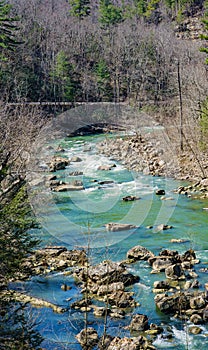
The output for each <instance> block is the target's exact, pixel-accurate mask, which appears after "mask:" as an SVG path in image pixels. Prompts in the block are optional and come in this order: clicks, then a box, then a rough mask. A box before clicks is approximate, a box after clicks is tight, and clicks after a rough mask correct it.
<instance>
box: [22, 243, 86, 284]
mask: <svg viewBox="0 0 208 350" xmlns="http://www.w3.org/2000/svg"><path fill="white" fill-rule="evenodd" d="M86 263H87V256H86V252H85V251H84V250H78V249H74V250H67V248H66V247H61V246H48V247H46V248H42V249H39V250H35V251H34V252H33V253H32V254H31V255H30V256H29V257H28V258H27V259H26V260H25V261H24V262H23V264H22V269H23V271H24V272H23V274H25V276H23V274H22V276H21V279H23V277H24V278H28V276H30V275H40V274H48V273H50V272H53V271H64V270H66V269H67V268H69V267H73V266H77V265H81V266H82V265H85V264H86Z"/></svg>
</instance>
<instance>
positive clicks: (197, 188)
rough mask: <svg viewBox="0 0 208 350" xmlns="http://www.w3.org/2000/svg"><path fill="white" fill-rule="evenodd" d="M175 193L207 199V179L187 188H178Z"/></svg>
mask: <svg viewBox="0 0 208 350" xmlns="http://www.w3.org/2000/svg"><path fill="white" fill-rule="evenodd" d="M175 192H176V193H179V194H184V195H186V196H189V197H192V198H199V197H200V198H208V178H206V179H202V180H201V181H197V182H195V183H193V184H191V185H188V186H179V187H178V188H177V189H176V190H175Z"/></svg>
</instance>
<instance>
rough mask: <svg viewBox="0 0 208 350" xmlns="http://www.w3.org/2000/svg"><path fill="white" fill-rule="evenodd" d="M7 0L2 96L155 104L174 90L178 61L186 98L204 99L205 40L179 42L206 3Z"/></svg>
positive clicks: (26, 98) (141, 0)
mask: <svg viewBox="0 0 208 350" xmlns="http://www.w3.org/2000/svg"><path fill="white" fill-rule="evenodd" d="M10 3H11V4H12V5H13V6H12V8H11V10H10V14H8V15H9V16H12V17H13V18H14V22H9V24H10V27H9V28H7V30H9V31H10V32H11V34H12V37H13V41H10V42H8V43H7V42H5V43H4V42H3V41H2V45H1V47H2V51H3V52H4V49H5V48H6V46H7V45H10V46H11V49H12V50H11V51H10V53H8V51H7V53H6V59H4V60H1V79H0V89H1V90H0V91H1V96H2V98H4V99H5V100H7V101H10V102H12V101H20V100H26V101H115V102H119V101H128V102H130V103H140V104H143V103H145V101H148V104H149V103H153V104H155V105H157V104H158V103H159V102H161V101H166V102H167V101H170V99H173V98H174V97H175V95H176V94H177V92H176V91H177V89H178V87H177V86H178V85H177V64H178V62H179V61H180V65H181V69H182V70H183V72H182V77H181V79H182V85H183V86H182V87H183V92H184V99H185V100H186V99H187V98H188V99H190V100H191V102H192V101H193V100H195V99H198V102H200V100H203V99H204V97H205V96H206V84H205V82H204V75H205V67H204V65H203V63H204V56H203V54H200V53H199V47H201V46H202V43H201V41H200V40H195V41H193V40H178V36H180V35H179V32H180V33H184V32H185V31H186V32H190V28H189V27H190V26H189V25H188V24H187V19H190V16H196V15H197V19H198V23H199V24H201V17H202V16H203V14H204V12H205V4H204V2H203V1H182V2H178V1H177V2H174V1H171V2H170V1H158V0H151V1H144V0H139V1H136V0H130V1H106V0H105V1H76V0H74V1H73V0H71V1H70V0H69V1H65V0H59V1H55V0H48V1H33V2H29V3H28V2H27V1H25V0H17V1H12V0H11V1H10ZM1 17H2V18H3V17H4V12H2V14H1ZM187 26H188V29H187ZM191 30H194V29H193V28H192V29H191ZM10 38H11V36H10ZM198 38H199V36H198ZM14 41H16V42H17V45H15V43H14ZM202 81H203V82H202ZM187 87H188V88H187ZM168 104H169V102H168Z"/></svg>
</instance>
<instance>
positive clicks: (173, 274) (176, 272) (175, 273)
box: [165, 264, 185, 280]
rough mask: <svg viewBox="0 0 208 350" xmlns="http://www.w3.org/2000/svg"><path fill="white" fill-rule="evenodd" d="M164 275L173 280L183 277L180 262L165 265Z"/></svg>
mask: <svg viewBox="0 0 208 350" xmlns="http://www.w3.org/2000/svg"><path fill="white" fill-rule="evenodd" d="M165 275H166V278H169V279H173V280H177V279H185V276H184V273H183V269H182V267H181V264H174V265H170V266H168V267H166V269H165Z"/></svg>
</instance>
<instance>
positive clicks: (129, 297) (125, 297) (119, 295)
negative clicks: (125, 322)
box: [104, 290, 137, 309]
mask: <svg viewBox="0 0 208 350" xmlns="http://www.w3.org/2000/svg"><path fill="white" fill-rule="evenodd" d="M133 295H134V293H133V292H125V291H122V290H119V291H116V292H114V293H112V294H110V295H108V296H106V297H105V298H104V301H108V303H109V304H110V305H111V306H116V307H118V308H123V309H126V308H132V307H135V306H136V305H137V304H136V302H135V300H134V298H133Z"/></svg>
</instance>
